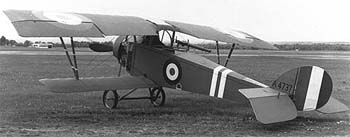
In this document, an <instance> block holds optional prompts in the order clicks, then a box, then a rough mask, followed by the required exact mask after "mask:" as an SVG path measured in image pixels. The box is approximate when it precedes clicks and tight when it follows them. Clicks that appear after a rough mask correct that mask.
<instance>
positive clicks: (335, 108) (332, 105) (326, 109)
mask: <svg viewBox="0 0 350 137" xmlns="http://www.w3.org/2000/svg"><path fill="white" fill-rule="evenodd" d="M348 110H349V108H348V107H347V106H346V105H344V104H343V103H341V102H340V101H338V100H337V99H335V98H333V97H330V98H329V100H328V102H327V104H325V105H324V106H323V107H321V108H319V109H317V111H318V112H321V113H325V114H331V113H339V112H344V111H348Z"/></svg>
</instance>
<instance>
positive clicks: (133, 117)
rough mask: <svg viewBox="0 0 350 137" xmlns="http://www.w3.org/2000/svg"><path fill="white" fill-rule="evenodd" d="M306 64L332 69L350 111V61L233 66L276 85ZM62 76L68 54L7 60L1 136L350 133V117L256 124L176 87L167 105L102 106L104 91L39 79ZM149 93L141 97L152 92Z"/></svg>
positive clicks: (262, 61) (87, 66) (102, 68)
mask: <svg viewBox="0 0 350 137" xmlns="http://www.w3.org/2000/svg"><path fill="white" fill-rule="evenodd" d="M257 52H259V51H257ZM208 58H209V59H212V60H215V59H216V57H208ZM223 59H224V58H222V60H223ZM78 60H79V68H80V72H81V75H82V76H83V77H84V76H112V75H116V73H117V72H118V65H116V63H115V62H116V60H115V59H114V58H113V57H112V56H91V55H82V56H79V57H78ZM303 65H318V66H321V67H323V68H325V69H326V70H327V71H328V72H329V73H330V75H331V76H332V78H333V83H334V92H333V96H334V97H336V98H338V99H339V100H341V101H342V102H344V103H345V104H346V105H347V106H350V75H349V72H350V60H334V59H322V60H321V59H301V58H288V57H276V56H261V57H251V56H234V57H232V59H231V61H230V63H229V66H228V67H229V68H231V69H233V70H235V71H237V72H240V73H242V74H244V75H246V76H248V77H251V78H253V79H256V80H258V81H261V82H263V83H266V84H269V83H271V82H272V81H273V80H274V79H275V78H277V77H278V76H279V75H280V74H282V73H283V72H285V71H287V70H289V69H292V68H294V67H297V66H303ZM123 74H125V72H123ZM56 77H72V73H71V69H70V67H68V62H67V61H66V58H65V56H62V55H52V56H50V55H0V110H1V111H0V136H84V137H85V136H96V137H97V136H138V135H143V136H335V135H340V136H346V135H348V136H349V135H350V121H349V118H350V113H349V112H347V113H339V114H334V115H323V114H319V113H316V112H307V113H299V116H298V118H296V119H295V120H292V121H288V122H283V123H278V124H272V125H263V124H260V123H259V122H257V121H256V120H255V117H254V114H253V112H252V110H251V108H250V106H249V104H237V103H233V102H230V101H227V100H220V99H215V98H211V97H208V96H203V95H198V94H193V93H190V92H184V91H176V90H170V89H166V95H167V100H166V104H165V106H164V107H160V108H155V107H153V106H152V105H151V104H150V103H149V100H139V101H122V102H120V103H119V104H118V109H116V110H108V109H105V108H104V106H103V105H102V92H89V93H74V94H56V93H51V92H48V91H47V89H45V87H44V86H43V85H41V84H40V83H39V82H38V80H39V79H41V78H56ZM144 91H145V90H142V89H140V90H139V92H137V95H143V94H145V93H148V92H144Z"/></svg>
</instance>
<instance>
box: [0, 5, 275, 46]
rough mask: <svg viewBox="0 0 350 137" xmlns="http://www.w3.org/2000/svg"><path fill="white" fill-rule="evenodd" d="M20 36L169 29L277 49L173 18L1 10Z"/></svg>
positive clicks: (139, 32) (146, 32)
mask: <svg viewBox="0 0 350 137" xmlns="http://www.w3.org/2000/svg"><path fill="white" fill-rule="evenodd" d="M4 12H5V14H6V15H7V16H8V17H9V19H10V20H11V22H12V24H13V25H14V27H15V28H16V30H17V32H18V34H19V35H20V36H22V37H103V36H111V35H124V36H125V35H158V34H157V31H159V30H163V29H165V30H173V31H178V32H182V33H185V34H188V35H191V36H194V37H197V38H200V39H207V40H214V41H220V42H226V43H237V44H239V45H241V46H248V47H255V48H263V49H277V48H276V47H274V46H273V45H271V44H269V43H267V42H265V41H263V40H260V39H258V38H256V37H254V36H252V35H250V34H247V33H244V32H240V31H235V30H229V29H224V30H220V29H216V28H212V27H209V26H201V25H194V24H187V23H181V22H175V21H161V22H159V21H155V20H147V19H143V18H139V17H133V16H117V15H98V14H78V13H58V12H45V11H20V10H7V11H4Z"/></svg>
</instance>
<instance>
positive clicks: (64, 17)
mask: <svg viewBox="0 0 350 137" xmlns="http://www.w3.org/2000/svg"><path fill="white" fill-rule="evenodd" d="M43 15H44V16H45V17H46V18H48V19H51V20H54V21H57V22H59V23H62V24H66V25H79V24H81V23H82V21H83V20H82V19H81V18H79V17H78V16H77V15H74V14H69V13H56V12H44V13H43Z"/></svg>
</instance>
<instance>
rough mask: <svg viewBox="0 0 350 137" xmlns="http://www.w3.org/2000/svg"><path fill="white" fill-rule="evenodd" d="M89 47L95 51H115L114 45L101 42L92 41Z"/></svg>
mask: <svg viewBox="0 0 350 137" xmlns="http://www.w3.org/2000/svg"><path fill="white" fill-rule="evenodd" d="M89 48H90V49H91V50H93V51H95V52H111V51H113V47H112V46H110V45H104V44H99V43H92V44H90V45H89Z"/></svg>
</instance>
